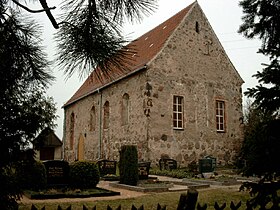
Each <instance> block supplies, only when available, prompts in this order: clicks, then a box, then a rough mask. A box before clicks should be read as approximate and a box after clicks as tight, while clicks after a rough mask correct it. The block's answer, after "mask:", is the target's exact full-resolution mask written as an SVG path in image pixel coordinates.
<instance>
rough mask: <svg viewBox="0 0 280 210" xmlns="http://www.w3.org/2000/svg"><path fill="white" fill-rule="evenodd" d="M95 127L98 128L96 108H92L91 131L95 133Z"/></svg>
mask: <svg viewBox="0 0 280 210" xmlns="http://www.w3.org/2000/svg"><path fill="white" fill-rule="evenodd" d="M95 126H96V113H95V106H92V108H91V110H90V119H89V130H90V131H95Z"/></svg>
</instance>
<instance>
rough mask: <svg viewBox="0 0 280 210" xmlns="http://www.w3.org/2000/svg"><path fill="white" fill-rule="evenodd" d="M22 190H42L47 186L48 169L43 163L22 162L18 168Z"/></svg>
mask: <svg viewBox="0 0 280 210" xmlns="http://www.w3.org/2000/svg"><path fill="white" fill-rule="evenodd" d="M16 174H17V179H18V181H19V183H20V185H21V187H22V189H28V190H41V189H45V188H46V186H47V175H46V168H45V166H44V164H43V163H42V162H41V161H21V162H19V163H18V164H17V166H16Z"/></svg>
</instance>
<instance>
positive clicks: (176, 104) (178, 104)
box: [173, 96, 184, 129]
mask: <svg viewBox="0 0 280 210" xmlns="http://www.w3.org/2000/svg"><path fill="white" fill-rule="evenodd" d="M183 99H184V98H183V97H182V96H173V128H174V129H183V114H184V112H183V111H184V110H183V108H184V107H183Z"/></svg>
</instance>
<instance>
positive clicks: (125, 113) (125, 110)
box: [121, 93, 129, 125]
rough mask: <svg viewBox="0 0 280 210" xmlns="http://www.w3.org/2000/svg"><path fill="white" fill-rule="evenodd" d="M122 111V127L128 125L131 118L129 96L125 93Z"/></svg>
mask: <svg viewBox="0 0 280 210" xmlns="http://www.w3.org/2000/svg"><path fill="white" fill-rule="evenodd" d="M121 109H122V110H121V119H122V125H127V124H128V118H129V95H128V94H127V93H125V94H124V95H123V97H122V107H121Z"/></svg>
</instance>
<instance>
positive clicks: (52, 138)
mask: <svg viewBox="0 0 280 210" xmlns="http://www.w3.org/2000/svg"><path fill="white" fill-rule="evenodd" d="M33 145H34V147H35V148H42V147H59V146H61V145H62V142H61V140H60V139H59V138H58V137H57V135H56V134H55V133H54V131H53V130H52V129H50V128H49V127H47V128H45V129H44V130H43V131H42V132H41V133H40V134H39V135H38V136H37V137H36V138H35V139H34V140H33Z"/></svg>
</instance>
